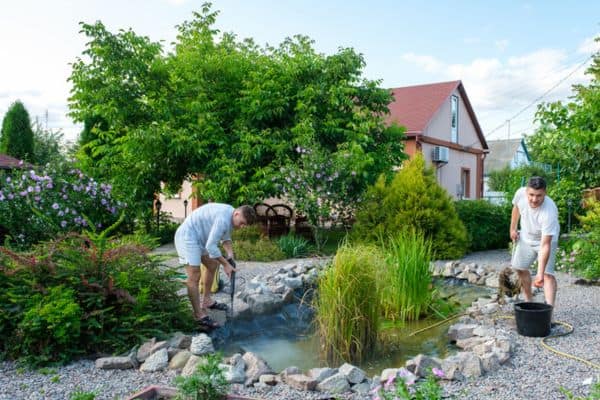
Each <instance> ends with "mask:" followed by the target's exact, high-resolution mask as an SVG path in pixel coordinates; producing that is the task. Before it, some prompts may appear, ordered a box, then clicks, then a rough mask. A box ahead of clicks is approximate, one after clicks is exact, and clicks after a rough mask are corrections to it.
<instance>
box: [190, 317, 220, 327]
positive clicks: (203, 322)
mask: <svg viewBox="0 0 600 400" xmlns="http://www.w3.org/2000/svg"><path fill="white" fill-rule="evenodd" d="M196 323H197V324H198V325H200V327H202V328H207V329H217V328H220V327H221V325H220V324H219V323H218V322H217V321H215V320H214V319H212V318H211V317H209V316H208V315H207V316H206V317H203V318H200V319H198V320H196Z"/></svg>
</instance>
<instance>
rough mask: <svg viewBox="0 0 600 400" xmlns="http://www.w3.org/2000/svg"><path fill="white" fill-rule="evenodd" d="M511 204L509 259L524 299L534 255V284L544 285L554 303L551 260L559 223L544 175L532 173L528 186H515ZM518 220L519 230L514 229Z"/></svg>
mask: <svg viewBox="0 0 600 400" xmlns="http://www.w3.org/2000/svg"><path fill="white" fill-rule="evenodd" d="M512 204H513V209H512V215H511V219H510V238H511V240H512V241H513V246H516V248H515V249H514V252H513V256H512V260H511V263H512V267H513V269H515V270H516V271H517V273H518V274H519V278H520V279H521V284H522V292H523V294H524V296H525V301H531V299H532V292H531V273H530V272H529V267H530V266H531V265H532V264H533V262H534V261H535V260H536V258H537V261H538V270H537V275H536V277H535V280H534V282H533V285H534V286H535V287H543V288H544V297H545V299H546V303H548V304H550V305H551V306H554V302H555V300H556V278H555V277H554V263H555V260H556V250H557V248H558V235H559V233H560V225H559V222H558V209H557V208H556V204H554V201H553V200H552V199H551V198H550V197H548V196H547V195H546V181H545V180H544V178H542V177H539V176H534V177H532V178H531V179H529V182H528V183H527V187H524V188H520V189H518V190H517V192H516V193H515V196H514V198H513V201H512ZM519 220H520V222H521V224H520V225H521V231H520V232H519V231H518V230H517V225H518V223H519Z"/></svg>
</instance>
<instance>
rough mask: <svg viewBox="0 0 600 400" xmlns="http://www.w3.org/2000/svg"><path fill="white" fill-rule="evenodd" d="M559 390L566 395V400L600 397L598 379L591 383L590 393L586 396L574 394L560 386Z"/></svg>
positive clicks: (599, 382) (597, 398)
mask: <svg viewBox="0 0 600 400" xmlns="http://www.w3.org/2000/svg"><path fill="white" fill-rule="evenodd" d="M559 390H560V392H561V393H562V394H564V395H565V396H567V400H599V399H600V381H597V382H596V383H594V384H593V385H592V389H591V391H590V394H589V395H588V396H586V397H582V396H575V395H574V394H573V393H572V392H571V391H569V390H567V389H565V388H563V387H562V386H561V387H560V389H559Z"/></svg>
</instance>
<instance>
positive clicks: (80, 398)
mask: <svg viewBox="0 0 600 400" xmlns="http://www.w3.org/2000/svg"><path fill="white" fill-rule="evenodd" d="M95 399H96V393H95V392H84V391H82V390H79V389H78V390H76V391H74V392H73V393H71V396H70V397H69V400H95Z"/></svg>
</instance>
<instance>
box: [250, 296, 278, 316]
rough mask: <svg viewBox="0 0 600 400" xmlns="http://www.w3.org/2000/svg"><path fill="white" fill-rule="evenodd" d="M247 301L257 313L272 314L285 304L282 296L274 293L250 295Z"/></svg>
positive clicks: (253, 311)
mask: <svg viewBox="0 0 600 400" xmlns="http://www.w3.org/2000/svg"><path fill="white" fill-rule="evenodd" d="M246 302H247V303H248V305H249V306H250V309H251V310H252V313H254V314H255V315H261V314H270V313H273V312H275V311H277V310H279V309H280V308H281V307H282V306H283V301H282V300H281V296H279V295H277V294H274V293H269V294H255V295H250V296H248V298H247V299H246Z"/></svg>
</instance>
